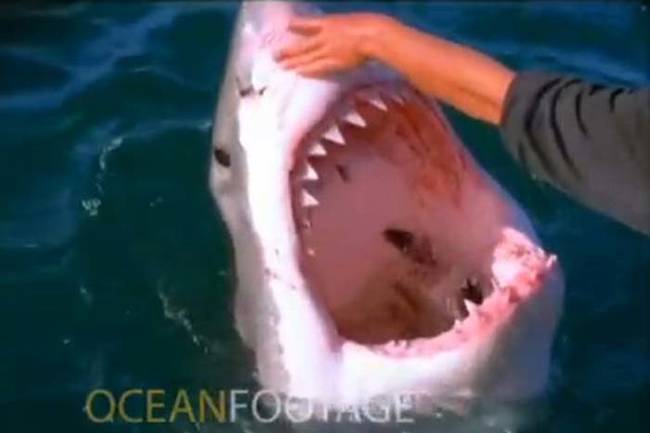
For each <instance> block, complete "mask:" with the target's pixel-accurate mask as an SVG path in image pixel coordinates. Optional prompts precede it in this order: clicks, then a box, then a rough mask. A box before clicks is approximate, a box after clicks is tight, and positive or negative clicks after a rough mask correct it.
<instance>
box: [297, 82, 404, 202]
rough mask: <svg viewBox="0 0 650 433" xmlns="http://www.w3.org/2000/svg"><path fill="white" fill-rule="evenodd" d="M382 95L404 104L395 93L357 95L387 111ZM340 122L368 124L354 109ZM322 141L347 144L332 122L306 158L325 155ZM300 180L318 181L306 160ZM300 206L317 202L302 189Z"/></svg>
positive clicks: (308, 151)
mask: <svg viewBox="0 0 650 433" xmlns="http://www.w3.org/2000/svg"><path fill="white" fill-rule="evenodd" d="M383 95H386V97H389V98H390V99H392V100H393V101H395V102H397V103H398V104H402V105H403V104H404V99H403V98H402V97H401V96H400V95H398V94H397V93H395V92H386V93H383V94H381V95H380V94H379V92H376V91H373V92H365V93H360V94H359V96H360V97H361V98H362V99H364V100H365V101H366V102H368V103H370V104H372V105H373V106H375V107H377V108H378V109H380V110H382V111H388V106H387V105H386V102H385V101H384V99H383V98H382V96H383ZM340 120H341V121H342V122H345V123H349V124H352V125H355V126H358V127H360V128H365V127H366V126H368V123H367V122H366V120H365V119H364V118H363V116H361V113H359V112H358V111H356V110H355V109H354V108H350V109H348V110H347V111H345V112H344V113H343V114H342V116H341V117H340ZM322 139H325V140H327V141H329V142H332V143H336V144H339V145H341V146H344V145H346V144H347V143H346V140H345V137H344V136H343V134H342V133H341V130H340V129H339V127H338V125H337V123H336V122H332V124H331V125H330V127H329V128H328V129H327V130H326V131H325V132H324V133H323V134H322V136H321V139H319V140H316V141H314V142H313V143H312V144H311V145H310V146H309V149H308V150H307V155H308V156H315V157H323V156H326V155H327V149H326V148H325V146H324V145H323V140H322ZM301 179H302V180H303V181H311V182H313V181H317V180H318V173H317V172H316V170H315V169H314V167H312V166H311V165H310V164H309V161H308V160H305V167H304V169H303V171H302V173H301ZM301 204H302V206H304V207H313V206H318V200H317V199H316V198H315V197H314V196H313V195H311V194H310V193H309V192H307V191H306V190H304V189H303V190H302V192H301Z"/></svg>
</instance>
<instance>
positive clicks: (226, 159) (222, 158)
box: [214, 147, 230, 167]
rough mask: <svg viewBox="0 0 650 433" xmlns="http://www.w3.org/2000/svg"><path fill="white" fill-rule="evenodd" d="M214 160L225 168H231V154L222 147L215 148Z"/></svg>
mask: <svg viewBox="0 0 650 433" xmlns="http://www.w3.org/2000/svg"><path fill="white" fill-rule="evenodd" d="M214 159H215V160H216V161H217V162H218V163H219V165H221V166H223V167H230V154H229V153H228V152H226V151H225V150H223V149H222V148H220V147H215V148H214Z"/></svg>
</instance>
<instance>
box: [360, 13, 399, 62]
mask: <svg viewBox="0 0 650 433" xmlns="http://www.w3.org/2000/svg"><path fill="white" fill-rule="evenodd" d="M397 24H398V22H397V21H396V20H395V19H393V18H391V17H389V16H387V15H382V14H367V15H366V16H365V17H364V21H363V22H362V25H360V26H359V28H358V30H359V33H358V35H359V37H358V41H357V42H358V45H357V49H358V50H359V53H360V54H361V55H362V56H363V57H364V58H366V59H372V60H379V59H380V58H381V57H382V56H381V53H382V47H383V46H384V42H383V41H384V40H385V37H386V35H387V33H390V29H391V28H392V27H394V26H396V25H397Z"/></svg>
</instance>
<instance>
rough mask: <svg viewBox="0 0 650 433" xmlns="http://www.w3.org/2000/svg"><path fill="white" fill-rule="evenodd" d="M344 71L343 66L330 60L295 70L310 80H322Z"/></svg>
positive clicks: (326, 59)
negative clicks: (326, 76)
mask: <svg viewBox="0 0 650 433" xmlns="http://www.w3.org/2000/svg"><path fill="white" fill-rule="evenodd" d="M342 69H343V67H342V66H341V64H340V63H339V62H337V61H335V60H332V59H330V58H323V59H320V60H317V61H314V62H311V63H308V64H305V65H302V66H298V67H296V68H294V71H295V72H296V73H297V74H299V75H302V76H305V77H310V78H320V77H323V76H325V75H329V74H332V73H335V72H339V71H341V70H342Z"/></svg>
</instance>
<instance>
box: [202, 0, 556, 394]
mask: <svg viewBox="0 0 650 433" xmlns="http://www.w3.org/2000/svg"><path fill="white" fill-rule="evenodd" d="M317 13H319V12H318V11H316V10H315V9H314V8H312V7H311V6H309V5H305V4H302V3H297V2H260V1H254V2H245V3H244V4H243V5H242V8H241V11H240V13H239V16H238V20H237V23H236V27H235V32H234V36H233V40H232V44H231V53H230V57H229V59H228V62H227V66H226V73H225V78H224V80H223V83H222V86H221V91H220V96H219V102H218V108H217V111H216V115H215V122H214V130H213V139H212V141H213V155H212V163H211V173H210V186H211V189H212V192H213V194H214V197H215V199H216V201H217V204H218V207H219V210H220V213H221V216H222V217H223V219H224V221H225V222H226V224H227V227H228V230H229V232H230V235H231V239H232V243H233V246H234V261H235V268H236V273H237V292H236V296H235V321H236V327H237V330H238V331H239V333H240V335H241V337H242V340H243V341H244V343H245V344H246V346H248V347H249V348H251V349H252V351H253V352H254V354H255V361H256V367H257V377H258V379H259V382H260V384H261V385H262V386H263V387H264V388H267V389H271V390H273V391H276V392H278V393H281V394H283V395H285V396H288V397H295V398H300V399H306V400H309V401H314V402H318V403H319V404H323V405H326V406H330V407H344V406H348V405H361V404H364V403H365V402H367V401H368V400H369V399H373V398H376V397H379V396H386V395H397V394H400V393H419V394H426V395H427V396H428V398H430V399H431V400H432V401H433V402H435V404H436V405H439V406H441V407H458V404H459V403H460V404H464V402H472V401H474V400H476V399H479V398H485V399H494V400H506V401H510V400H518V399H522V398H529V397H534V396H536V395H539V394H540V393H542V392H543V390H544V388H545V385H546V383H547V378H548V370H549V363H550V352H551V345H552V340H553V335H554V332H555V328H556V325H557V321H558V319H559V316H560V314H561V310H562V301H563V291H564V287H563V281H562V275H561V272H560V269H559V266H558V264H557V261H556V258H555V256H553V255H552V254H549V253H547V252H546V251H544V250H543V249H542V248H541V247H540V242H539V240H538V239H537V237H536V235H535V233H534V231H533V228H532V226H531V224H530V222H529V220H528V218H527V217H526V215H525V214H524V213H523V212H522V210H521V209H520V208H519V207H518V205H517V204H516V203H515V202H514V201H513V200H512V198H511V197H510V196H509V195H508V194H507V192H505V191H504V190H503V189H502V188H501V187H500V186H499V185H498V184H497V183H496V182H494V181H493V180H492V179H491V178H490V176H489V175H488V174H487V173H485V172H484V171H483V169H481V168H480V167H479V166H478V165H477V164H476V163H475V162H474V160H473V158H472V156H471V155H470V154H469V152H467V150H465V148H464V147H463V145H462V143H461V142H460V140H459V139H458V137H457V136H456V135H455V133H454V131H453V129H452V127H451V125H450V124H449V122H448V121H447V120H446V119H445V116H444V114H443V113H442V111H441V110H440V108H439V106H438V104H437V103H436V101H434V100H432V99H431V98H428V97H426V96H424V95H422V94H421V93H420V92H418V91H417V90H416V89H414V88H412V87H411V86H410V85H409V84H408V83H406V82H404V81H403V80H402V79H400V78H399V77H398V76H397V75H396V74H394V73H393V72H391V71H388V70H387V69H385V68H383V67H382V66H380V65H377V64H369V65H367V66H364V67H363V68H359V69H357V70H355V71H351V72H349V73H341V74H337V75H336V76H333V77H329V78H327V79H308V78H304V77H301V76H298V75H296V74H295V73H293V72H290V71H286V70H283V69H282V68H280V67H279V66H278V65H277V64H276V63H275V62H274V60H273V57H272V52H273V51H274V49H275V48H277V47H278V46H281V45H282V44H285V43H287V42H288V41H290V40H292V38H295V37H297V36H295V35H292V34H290V33H289V32H288V31H287V30H286V27H287V22H288V20H289V18H290V17H291V16H292V15H294V14H301V15H310V14H317Z"/></svg>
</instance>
